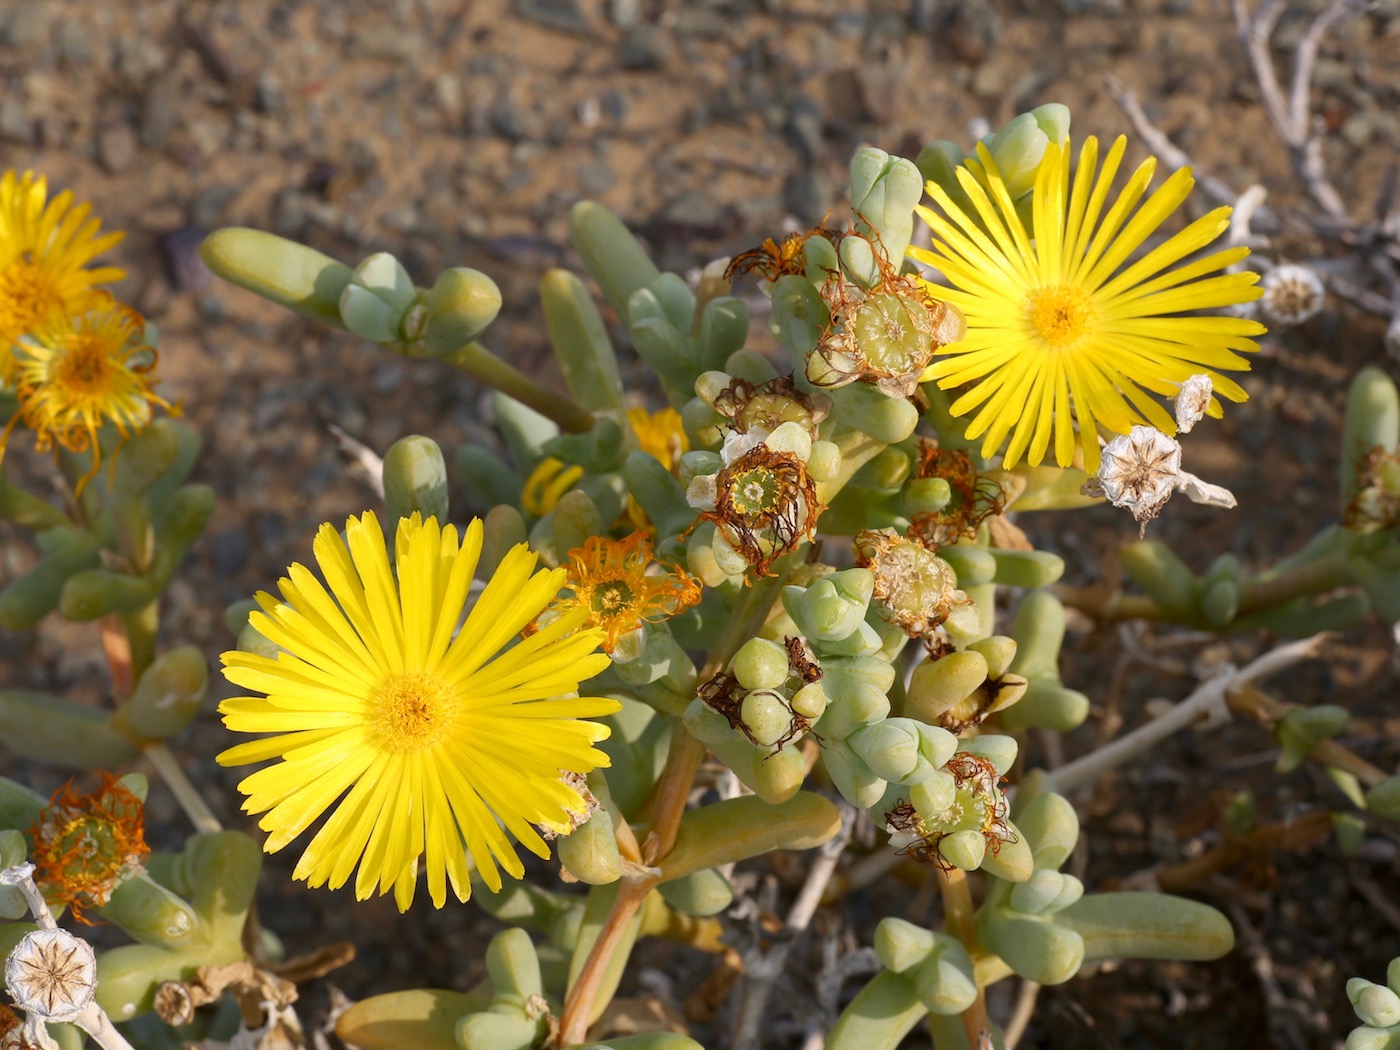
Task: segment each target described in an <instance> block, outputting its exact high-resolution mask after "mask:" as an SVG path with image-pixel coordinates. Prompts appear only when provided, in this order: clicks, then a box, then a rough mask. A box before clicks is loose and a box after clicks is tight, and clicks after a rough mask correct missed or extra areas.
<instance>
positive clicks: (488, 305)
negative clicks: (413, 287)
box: [404, 266, 501, 354]
mask: <svg viewBox="0 0 1400 1050" xmlns="http://www.w3.org/2000/svg"><path fill="white" fill-rule="evenodd" d="M424 306H425V308H426V311H427V314H426V317H425V322H424V323H425V325H426V328H425V329H424V334H425V335H426V338H427V342H428V349H429V351H431V352H432V353H434V354H450V353H452V352H453V351H454V350H458V349H460V348H461V347H463V346H465V345H467V344H468V343H470V342H471V341H472V340H474V339H476V337H477V336H479V335H481V333H482V332H484V331H486V329H487V327H488V326H489V325H490V324H491V322H492V321H494V320H495V319H496V315H497V314H499V313H500V312H501V290H500V289H499V288H498V287H496V282H495V281H493V280H491V278H490V277H488V276H486V274H484V273H482V272H481V271H480V270H469V269H467V268H465V267H461V266H458V267H454V268H453V269H451V270H444V271H443V272H442V273H441V274H439V275H438V279H437V280H436V281H434V282H433V287H432V290H431V291H430V292H428V298H427V301H426V302H425V303H424ZM404 334H405V336H410V335H411V334H412V333H409V332H405V333H404Z"/></svg>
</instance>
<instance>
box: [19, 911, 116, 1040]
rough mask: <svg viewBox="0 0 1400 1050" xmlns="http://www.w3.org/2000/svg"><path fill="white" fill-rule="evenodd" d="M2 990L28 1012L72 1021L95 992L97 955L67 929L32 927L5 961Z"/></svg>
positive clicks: (88, 1002) (87, 1004)
mask: <svg viewBox="0 0 1400 1050" xmlns="http://www.w3.org/2000/svg"><path fill="white" fill-rule="evenodd" d="M5 989H6V991H8V992H9V993H10V996H11V998H13V999H14V1001H15V1005H16V1006H17V1007H19V1008H20V1009H21V1010H24V1011H25V1012H27V1013H29V1014H31V1015H35V1016H37V1017H39V1018H40V1019H42V1020H44V1021H72V1020H74V1019H75V1018H77V1017H78V1015H79V1014H81V1013H83V1011H84V1010H86V1009H87V1007H88V1006H89V1005H91V1003H92V1000H93V996H94V994H95V993H96V991H97V956H96V955H94V954H93V951H92V946H91V945H89V944H88V943H87V941H84V940H82V939H80V938H78V937H74V936H73V935H72V934H71V933H69V932H68V931H67V930H62V929H52V930H34V931H33V932H31V933H27V934H25V935H24V939H23V940H21V941H20V942H19V944H17V945H16V946H15V949H14V951H12V952H10V955H9V958H8V959H6V960H5Z"/></svg>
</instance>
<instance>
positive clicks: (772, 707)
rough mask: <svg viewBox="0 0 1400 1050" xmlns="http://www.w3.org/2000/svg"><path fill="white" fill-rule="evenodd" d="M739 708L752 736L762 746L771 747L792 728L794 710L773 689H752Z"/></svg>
mask: <svg viewBox="0 0 1400 1050" xmlns="http://www.w3.org/2000/svg"><path fill="white" fill-rule="evenodd" d="M739 710H740V717H742V718H743V720H744V725H745V726H746V727H747V729H748V731H749V736H750V738H751V739H752V740H753V742H754V743H755V744H758V745H759V746H760V747H771V746H772V745H773V744H776V743H777V742H778V741H779V740H782V739H783V738H784V737H785V736H788V735H789V733H790V730H791V728H792V710H791V709H790V708H789V707H788V705H787V702H786V701H784V700H783V698H782V697H781V696H779V695H778V694H777V693H775V692H774V691H773V690H771V689H754V690H751V691H750V692H749V694H748V695H747V696H745V697H744V699H743V702H742V703H741V704H740V707H739Z"/></svg>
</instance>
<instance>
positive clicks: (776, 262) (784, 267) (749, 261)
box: [724, 226, 842, 281]
mask: <svg viewBox="0 0 1400 1050" xmlns="http://www.w3.org/2000/svg"><path fill="white" fill-rule="evenodd" d="M841 236H842V235H841V234H840V233H838V232H837V231H836V230H828V229H826V228H825V227H823V226H813V227H812V228H811V229H810V230H807V231H806V232H799V233H790V234H788V235H787V237H785V238H784V239H783V242H782V243H781V244H779V243H778V242H777V241H775V240H773V238H772V237H765V238H764V239H763V243H762V244H760V245H759V246H758V247H757V248H750V249H749V250H748V251H745V252H740V253H739V254H738V255H736V256H734V258H733V259H731V260H730V262H729V266H728V267H727V268H726V269H725V271H724V279H725V280H726V281H728V280H732V279H733V278H735V277H738V276H741V275H742V274H746V273H758V274H760V275H761V276H762V277H763V278H765V279H766V280H769V281H776V280H777V279H778V278H779V277H783V276H785V275H788V274H794V275H797V276H801V275H802V274H805V273H806V272H807V242H808V241H809V240H811V239H812V238H813V237H825V238H826V239H827V240H829V241H831V242H832V243H833V244H834V243H836V242H837V241H839V240H840V239H841Z"/></svg>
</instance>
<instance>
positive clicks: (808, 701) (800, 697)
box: [790, 682, 827, 722]
mask: <svg viewBox="0 0 1400 1050" xmlns="http://www.w3.org/2000/svg"><path fill="white" fill-rule="evenodd" d="M790 702H791V705H792V710H793V713H794V714H797V715H801V716H802V717H803V718H805V719H807V721H808V722H815V721H817V719H819V718H821V716H822V714H823V713H824V712H825V711H826V707H827V698H826V691H825V690H824V689H823V688H822V684H821V683H820V682H809V683H808V684H807V685H804V686H803V687H802V688H801V689H799V690H797V692H795V693H793V694H792V700H791V701H790Z"/></svg>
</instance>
